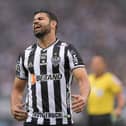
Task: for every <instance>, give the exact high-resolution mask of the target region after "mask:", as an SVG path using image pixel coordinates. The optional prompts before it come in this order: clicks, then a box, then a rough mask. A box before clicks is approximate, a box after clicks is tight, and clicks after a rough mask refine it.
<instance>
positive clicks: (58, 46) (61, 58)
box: [16, 39, 84, 125]
mask: <svg viewBox="0 0 126 126" xmlns="http://www.w3.org/2000/svg"><path fill="white" fill-rule="evenodd" d="M78 67H84V64H83V62H82V59H81V58H80V56H79V54H78V53H77V51H76V50H75V48H74V47H73V46H71V44H67V43H66V42H62V41H60V40H58V39H57V40H56V41H55V42H54V43H53V44H52V45H50V46H49V47H48V48H41V47H40V46H39V45H38V44H37V43H35V44H33V45H32V46H30V47H28V48H27V49H26V50H25V51H24V53H23V54H21V55H20V56H19V58H18V60H17V65H16V76H17V77H18V78H20V79H26V80H27V81H28V85H27V88H28V95H27V111H28V118H27V120H26V122H25V123H27V124H31V123H32V124H40V125H64V124H72V123H73V120H72V109H71V91H70V90H71V89H70V86H71V81H72V70H73V69H75V68H78Z"/></svg>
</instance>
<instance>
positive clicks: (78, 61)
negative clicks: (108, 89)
mask: <svg viewBox="0 0 126 126" xmlns="http://www.w3.org/2000/svg"><path fill="white" fill-rule="evenodd" d="M67 56H68V60H69V66H70V69H71V70H73V69H75V68H79V67H84V66H85V65H84V63H83V60H82V58H81V57H80V55H79V53H78V52H77V50H76V49H75V48H74V47H73V46H72V45H69V46H68V51H67Z"/></svg>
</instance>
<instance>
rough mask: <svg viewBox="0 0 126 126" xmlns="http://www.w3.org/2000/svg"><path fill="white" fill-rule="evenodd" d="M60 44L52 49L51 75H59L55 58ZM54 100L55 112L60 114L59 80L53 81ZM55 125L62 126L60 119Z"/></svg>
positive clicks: (57, 55)
mask: <svg viewBox="0 0 126 126" xmlns="http://www.w3.org/2000/svg"><path fill="white" fill-rule="evenodd" d="M60 45H61V42H60V41H59V42H57V43H56V44H55V45H54V48H53V57H52V71H53V74H55V73H59V64H58V63H56V62H58V61H57V58H60V57H59V51H60ZM53 84H54V98H55V111H56V112H62V101H61V87H60V80H54V81H53ZM56 124H57V125H58V124H62V119H56Z"/></svg>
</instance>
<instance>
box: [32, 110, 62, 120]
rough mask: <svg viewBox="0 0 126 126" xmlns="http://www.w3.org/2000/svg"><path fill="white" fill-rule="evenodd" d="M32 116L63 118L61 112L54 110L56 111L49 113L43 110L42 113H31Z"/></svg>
mask: <svg viewBox="0 0 126 126" xmlns="http://www.w3.org/2000/svg"><path fill="white" fill-rule="evenodd" d="M33 117H34V118H41V117H42V118H44V119H49V118H63V114H62V112H56V113H49V112H44V113H37V112H34V113H33Z"/></svg>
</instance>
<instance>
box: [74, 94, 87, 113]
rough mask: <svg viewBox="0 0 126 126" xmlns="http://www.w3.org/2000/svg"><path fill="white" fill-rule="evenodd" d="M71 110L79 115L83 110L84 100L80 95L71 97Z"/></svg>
mask: <svg viewBox="0 0 126 126" xmlns="http://www.w3.org/2000/svg"><path fill="white" fill-rule="evenodd" d="M72 99H73V100H72V109H73V111H74V112H76V113H79V112H82V111H83V110H84V107H85V104H86V99H84V97H82V96H80V95H72Z"/></svg>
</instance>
